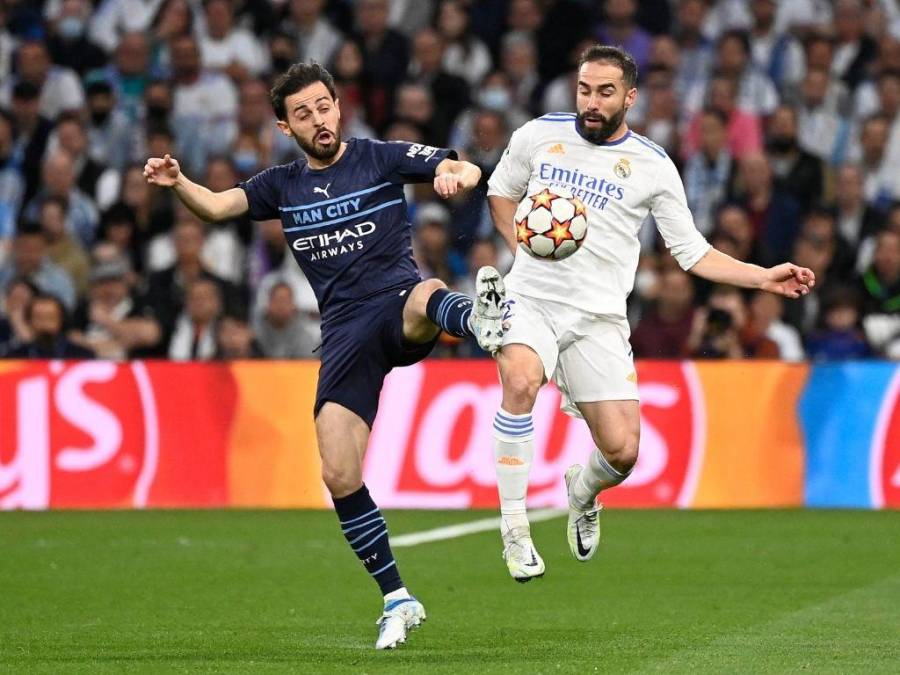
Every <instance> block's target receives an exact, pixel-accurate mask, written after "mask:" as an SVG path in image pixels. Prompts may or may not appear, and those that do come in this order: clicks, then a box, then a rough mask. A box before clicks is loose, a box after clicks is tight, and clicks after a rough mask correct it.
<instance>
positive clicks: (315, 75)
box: [269, 61, 337, 121]
mask: <svg viewBox="0 0 900 675" xmlns="http://www.w3.org/2000/svg"><path fill="white" fill-rule="evenodd" d="M316 82H321V83H322V84H324V85H325V88H326V89H327V90H328V93H329V94H331V98H332V99H336V98H337V94H336V93H335V89H334V78H333V77H332V76H331V73H329V72H328V71H327V70H326V69H325V68H323V67H322V66H320V65H319V64H318V63H316V62H315V61H313V62H310V63H295V64H294V65H292V66H291V67H290V68H288V69H287V72H285V73H282V74H281V75H279V76H278V79H276V80H275V84H274V85H272V90H271V91H270V92H269V96H270V98H271V99H272V109H273V110H274V111H275V117H277V118H278V119H280V120H282V121H284V120H285V119H287V110H286V108H285V106H284V100H285V99H286V98H287V97H288V96H290V95H291V94H296V93H297V92H298V91H300V90H301V89H305V88H306V87H308V86H309V85H311V84H315V83H316Z"/></svg>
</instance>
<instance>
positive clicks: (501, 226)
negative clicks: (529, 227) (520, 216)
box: [488, 195, 518, 255]
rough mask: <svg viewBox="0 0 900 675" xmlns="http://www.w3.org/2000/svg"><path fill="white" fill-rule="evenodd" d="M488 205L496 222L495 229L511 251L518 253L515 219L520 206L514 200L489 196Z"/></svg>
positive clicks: (492, 218)
mask: <svg viewBox="0 0 900 675" xmlns="http://www.w3.org/2000/svg"><path fill="white" fill-rule="evenodd" d="M488 205H489V206H490V209H491V220H493V221H494V227H496V228H497V232H499V233H500V236H501V237H503V241H505V242H506V245H507V246H509V250H510V251H512V252H513V255H515V253H516V232H515V229H516V228H515V227H514V225H513V219H514V217H515V215H516V208H517V207H518V204H517V203H516V202H514V201H513V200H512V199H507V198H506V197H501V196H499V195H488Z"/></svg>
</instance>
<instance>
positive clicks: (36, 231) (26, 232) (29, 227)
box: [16, 220, 44, 239]
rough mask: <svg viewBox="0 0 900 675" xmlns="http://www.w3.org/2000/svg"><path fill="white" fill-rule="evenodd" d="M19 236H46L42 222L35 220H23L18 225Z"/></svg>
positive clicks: (17, 234)
mask: <svg viewBox="0 0 900 675" xmlns="http://www.w3.org/2000/svg"><path fill="white" fill-rule="evenodd" d="M19 237H40V238H41V239H43V238H44V228H42V227H41V225H40V223H36V222H34V221H33V220H23V221H21V222H19V224H18V225H16V238H19Z"/></svg>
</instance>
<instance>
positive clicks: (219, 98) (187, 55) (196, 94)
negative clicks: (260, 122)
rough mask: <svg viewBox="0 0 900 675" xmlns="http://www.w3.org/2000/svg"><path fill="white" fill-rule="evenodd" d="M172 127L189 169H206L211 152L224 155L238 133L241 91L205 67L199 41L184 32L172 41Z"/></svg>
mask: <svg viewBox="0 0 900 675" xmlns="http://www.w3.org/2000/svg"><path fill="white" fill-rule="evenodd" d="M172 74H173V76H174V81H175V87H174V89H173V96H174V102H173V108H172V117H171V120H172V127H173V129H174V130H175V140H176V145H177V147H178V152H179V160H180V161H181V164H182V166H184V167H185V168H186V169H187V170H188V172H190V173H193V174H195V175H197V174H200V173H202V172H203V169H204V167H205V164H206V160H207V158H208V157H209V156H210V155H214V154H223V153H225V151H226V150H227V149H228V148H229V147H230V146H231V142H232V141H233V140H234V137H235V132H236V118H237V92H236V91H235V88H234V85H233V84H232V83H231V80H229V79H228V78H227V77H225V76H224V75H220V74H219V73H211V72H208V71H204V70H202V69H201V65H200V51H199V49H198V47H197V41H196V40H195V39H194V38H193V37H192V36H190V35H182V36H180V37H178V38H175V40H173V41H172Z"/></svg>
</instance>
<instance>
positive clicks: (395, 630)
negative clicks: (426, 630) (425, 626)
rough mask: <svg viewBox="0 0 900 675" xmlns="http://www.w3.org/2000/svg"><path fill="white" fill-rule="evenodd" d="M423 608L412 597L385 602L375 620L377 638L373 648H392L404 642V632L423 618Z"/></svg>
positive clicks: (417, 624) (419, 622)
mask: <svg viewBox="0 0 900 675" xmlns="http://www.w3.org/2000/svg"><path fill="white" fill-rule="evenodd" d="M425 618H426V617H425V608H424V607H423V606H422V603H421V602H419V601H418V600H416V599H415V598H413V597H409V598H401V599H399V600H391V601H390V602H387V603H385V605H384V612H383V613H382V615H381V616H380V617H379V619H378V621H376V622H375V624H376V625H377V626H379V628H378V639H377V640H376V641H375V649H394V648H395V647H399V646H400V645H401V644H403V643H404V642H406V634H407V633H408V632H409V631H410V630H412V629H413V628H416V627H418V626H419V625H420V624H421V623H422V622H423V621H424V620H425Z"/></svg>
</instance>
